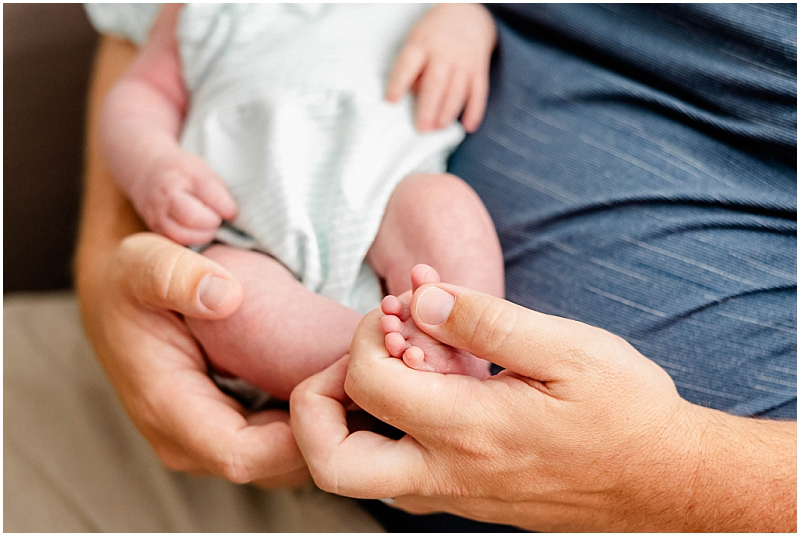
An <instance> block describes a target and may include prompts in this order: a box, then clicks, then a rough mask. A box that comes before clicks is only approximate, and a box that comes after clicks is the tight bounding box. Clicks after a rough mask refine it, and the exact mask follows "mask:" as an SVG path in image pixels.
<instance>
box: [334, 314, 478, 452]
mask: <svg viewBox="0 0 800 536" xmlns="http://www.w3.org/2000/svg"><path fill="white" fill-rule="evenodd" d="M381 316H382V315H381V312H380V310H375V311H372V312H370V313H368V314H367V315H365V316H364V318H363V319H362V320H361V323H360V324H359V326H358V328H357V329H356V333H355V335H354V336H353V342H352V344H351V347H350V367H349V369H348V372H347V378H346V380H345V389H346V392H347V394H348V396H350V398H351V399H352V400H353V401H354V402H355V403H356V404H358V405H359V407H361V408H362V409H364V410H365V411H367V412H368V413H370V414H371V415H373V416H374V417H376V418H378V419H380V420H381V421H384V422H386V423H388V424H391V425H392V426H394V427H396V428H399V429H400V430H403V431H404V432H407V433H409V434H410V435H412V436H414V437H415V438H417V440H420V441H422V442H425V438H427V437H435V436H438V435H440V434H442V433H444V434H459V433H461V432H462V431H468V430H471V429H472V428H473V427H475V426H478V427H480V426H481V423H480V422H479V421H480V419H481V416H482V415H483V414H484V409H485V408H482V407H481V396H480V387H481V385H482V382H481V381H480V380H478V379H476V378H473V377H471V376H462V375H459V374H449V375H445V374H436V373H432V372H426V371H419V370H414V369H411V368H409V367H407V366H406V365H405V364H404V363H403V361H402V360H401V359H397V358H394V357H392V356H390V355H389V352H388V350H387V349H386V346H385V344H384V336H383V331H382V330H381V329H380V318H381ZM476 423H477V424H476Z"/></svg>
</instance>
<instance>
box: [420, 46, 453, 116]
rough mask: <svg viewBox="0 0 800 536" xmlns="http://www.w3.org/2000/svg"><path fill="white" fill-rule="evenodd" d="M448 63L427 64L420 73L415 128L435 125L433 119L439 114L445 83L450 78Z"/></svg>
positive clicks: (445, 87)
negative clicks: (422, 72) (421, 73)
mask: <svg viewBox="0 0 800 536" xmlns="http://www.w3.org/2000/svg"><path fill="white" fill-rule="evenodd" d="M450 76H451V68H450V65H448V64H446V63H442V62H434V63H430V64H428V66H427V67H426V68H425V73H424V74H423V75H422V82H421V83H420V90H419V104H418V109H417V128H418V129H419V130H421V131H425V130H430V129H432V128H433V127H434V126H435V123H434V121H436V120H437V118H438V116H439V109H440V107H441V105H442V99H443V98H444V93H445V90H446V89H447V84H448V82H449V80H450Z"/></svg>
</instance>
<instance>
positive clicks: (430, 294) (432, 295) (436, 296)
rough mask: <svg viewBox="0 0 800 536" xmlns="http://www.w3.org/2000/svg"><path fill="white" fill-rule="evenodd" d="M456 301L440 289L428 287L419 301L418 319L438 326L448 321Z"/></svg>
mask: <svg viewBox="0 0 800 536" xmlns="http://www.w3.org/2000/svg"><path fill="white" fill-rule="evenodd" d="M455 303H456V299H455V298H454V297H453V295H452V294H450V293H448V292H445V291H443V290H442V289H440V288H438V287H428V288H427V289H425V290H424V291H423V292H422V296H420V297H419V298H418V299H417V318H419V319H420V320H421V321H422V322H424V323H426V324H428V325H431V326H438V325H439V324H442V323H444V321H445V320H447V317H448V316H450V311H452V310H453V305H454V304H455Z"/></svg>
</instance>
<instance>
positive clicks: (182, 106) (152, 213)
mask: <svg viewBox="0 0 800 536" xmlns="http://www.w3.org/2000/svg"><path fill="white" fill-rule="evenodd" d="M180 8H181V7H180V6H175V5H168V6H165V7H164V8H162V10H161V11H160V13H159V15H158V18H157V20H156V22H155V23H154V25H153V28H152V29H151V31H150V35H149V38H148V41H147V43H146V44H145V45H144V47H143V48H142V50H141V52H140V53H139V55H138V57H137V58H136V60H135V62H134V63H133V65H132V66H131V68H130V70H129V71H128V72H127V73H126V74H125V75H124V76H123V77H122V79H121V80H120V81H119V82H118V83H117V84H116V85H115V86H114V88H113V89H112V90H111V92H110V93H109V95H108V98H107V99H106V101H105V103H104V106H103V117H102V126H101V137H102V147H103V152H104V156H105V158H106V161H107V162H108V167H109V169H110V170H111V172H112V174H113V175H114V178H115V180H116V181H117V183H118V184H119V186H120V187H121V188H122V190H123V191H124V192H125V194H126V195H127V196H128V198H129V199H130V200H131V201H132V202H133V205H134V207H135V208H136V210H137V212H138V213H139V215H140V216H141V217H142V219H143V220H144V221H145V223H146V224H147V226H148V227H149V228H150V229H152V230H154V231H156V232H159V233H161V234H163V235H165V236H167V237H169V238H171V239H173V240H175V241H176V242H180V243H182V244H186V245H189V244H201V243H205V242H209V241H211V240H212V239H213V238H214V234H215V232H216V230H217V228H218V227H219V225H220V223H221V222H222V220H223V219H233V218H234V217H235V216H236V204H235V202H234V201H233V198H232V197H231V196H230V193H229V192H228V189H227V187H226V186H225V183H224V182H223V181H222V179H220V177H218V176H217V175H216V174H215V173H214V172H212V171H211V170H210V169H209V168H208V166H207V165H206V163H205V162H204V161H203V160H202V159H201V158H200V157H198V156H197V155H193V154H191V153H188V152H186V151H184V150H183V149H181V147H180V145H179V143H178V136H179V134H180V131H181V128H182V126H183V119H184V117H185V115H186V107H187V104H188V95H187V92H186V88H185V86H184V83H183V77H182V76H181V65H180V56H179V53H178V43H177V39H176V37H175V26H176V23H177V19H178V14H179V12H180Z"/></svg>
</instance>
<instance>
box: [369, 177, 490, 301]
mask: <svg viewBox="0 0 800 536" xmlns="http://www.w3.org/2000/svg"><path fill="white" fill-rule="evenodd" d="M367 260H368V261H369V263H370V265H371V266H372V268H373V269H374V270H375V272H376V273H377V274H378V275H379V276H380V277H382V278H383V279H384V280H385V282H386V288H387V290H388V291H389V294H394V295H400V294H402V293H403V292H405V291H407V290H410V289H411V282H410V280H409V274H410V273H411V268H413V267H414V266H415V265H417V264H419V263H424V264H427V265H429V266H431V267H433V268H434V269H435V270H436V271H438V272H439V274H440V275H441V277H442V279H443V280H444V281H447V282H448V283H453V284H456V285H461V286H464V287H470V288H473V289H475V290H480V291H481V292H485V293H487V294H492V295H493V296H499V297H503V296H504V295H505V283H504V278H503V254H502V252H501V251H500V241H499V240H498V238H497V233H496V232H495V230H494V224H493V223H492V219H491V217H490V216H489V213H488V212H487V211H486V207H484V206H483V202H482V201H481V200H480V198H479V197H478V195H477V194H476V193H475V192H474V191H473V190H472V188H470V187H469V186H468V185H467V184H466V183H465V182H464V181H462V180H461V179H459V178H458V177H456V176H455V175H451V174H449V173H442V174H438V175H434V174H418V175H411V176H409V177H406V178H405V179H403V181H401V182H400V184H398V185H397V188H395V191H394V192H393V193H392V197H391V198H390V199H389V203H388V205H387V207H386V212H385V214H384V216H383V220H382V221H381V226H380V228H379V229H378V234H377V236H376V237H375V240H374V241H373V243H372V247H371V248H370V250H369V252H368V253H367Z"/></svg>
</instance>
